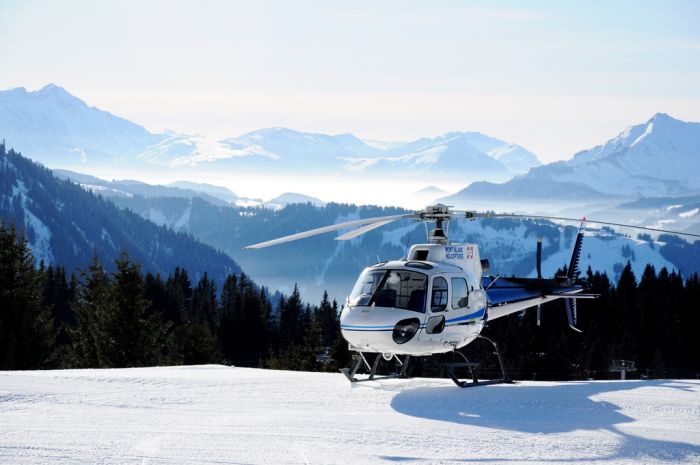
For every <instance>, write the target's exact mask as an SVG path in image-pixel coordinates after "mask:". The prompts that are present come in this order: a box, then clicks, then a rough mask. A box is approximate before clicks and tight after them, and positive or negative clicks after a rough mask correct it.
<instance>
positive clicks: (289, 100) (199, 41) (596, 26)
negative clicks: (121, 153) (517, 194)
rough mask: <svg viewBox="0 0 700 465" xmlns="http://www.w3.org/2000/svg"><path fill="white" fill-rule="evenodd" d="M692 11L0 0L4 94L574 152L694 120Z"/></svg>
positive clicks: (696, 8) (232, 127) (178, 117)
mask: <svg viewBox="0 0 700 465" xmlns="http://www.w3.org/2000/svg"><path fill="white" fill-rule="evenodd" d="M698 18H700V2H697V1H688V2H674V1H665V2H654V3H652V2H642V1H633V2H625V1H621V2H590V1H589V2H580V3H576V2H529V3H526V2H485V1H484V2H456V1H430V2H409V1H400V2H363V1H354V2H327V1H319V2H310V1H308V2H307V1H295V2H281V1H279V2H229V1H196V2H194V1H193V2H169V1H168V2H166V1H148V2H145V1H144V2H141V1H123V0H122V1H99V2H90V1H61V2H57V1H56V2H49V1H32V2H20V1H8V0H0V59H1V60H2V61H1V63H2V65H0V66H1V71H0V89H4V88H10V87H18V86H24V87H27V88H28V89H36V88H39V87H42V86H43V85H45V84H46V83H48V82H54V83H56V84H59V85H61V86H63V87H65V88H66V89H67V90H68V91H70V92H71V93H74V94H75V95H77V96H79V97H81V98H82V99H83V100H85V101H86V102H87V103H88V104H90V105H95V106H98V107H100V108H102V109H106V110H108V111H111V112H112V113H115V114H117V115H120V116H124V117H126V118H129V119H131V120H133V121H135V122H138V123H140V124H143V125H144V126H146V127H147V128H148V129H150V130H153V131H160V130H163V129H166V128H171V129H174V130H177V131H181V132H190V133H192V132H197V133H202V134H207V135H213V136H231V135H238V134H241V133H243V132H246V131H249V130H253V129H257V128H261V127H270V126H286V127H291V128H294V129H299V130H306V131H316V132H327V133H341V132H352V133H355V134H356V135H358V136H360V137H363V138H368V139H384V140H409V139H415V138H418V137H423V136H434V135H438V134H440V133H443V132H447V131H452V130H464V131H481V132H484V133H486V134H489V135H492V136H495V137H499V138H503V139H506V140H509V141H512V142H516V143H519V144H521V145H523V146H525V147H526V148H528V149H530V150H532V151H533V152H535V153H536V154H537V155H539V156H540V157H541V158H542V159H543V160H544V161H552V160H556V159H563V158H569V157H571V156H572V155H573V153H574V152H576V151H578V150H582V149H585V148H589V147H591V146H593V145H596V144H599V143H602V142H604V141H605V140H606V139H607V138H610V137H612V136H614V135H616V134H617V133H618V132H619V131H621V130H622V129H624V127H625V126H628V125H630V124H635V123H639V122H642V121H645V120H646V119H648V118H649V117H651V116H652V114H653V113H655V112H657V111H662V112H667V113H669V114H671V115H672V116H675V117H678V118H681V119H685V120H692V121H700V86H698V83H700V28H698V27H697V22H698Z"/></svg>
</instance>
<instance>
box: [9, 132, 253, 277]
mask: <svg viewBox="0 0 700 465" xmlns="http://www.w3.org/2000/svg"><path fill="white" fill-rule="evenodd" d="M84 180H86V181H89V182H91V183H94V182H95V180H94V179H91V178H89V177H85V179H84ZM98 181H99V180H98ZM137 185H138V187H139V189H141V191H142V192H143V193H147V194H149V195H152V194H156V193H157V192H158V189H157V188H153V186H148V185H143V184H142V183H138V184H137ZM122 197H124V198H131V197H134V196H133V195H131V196H129V195H123V196H122ZM180 198H181V199H183V200H185V198H183V197H180ZM0 220H1V221H3V222H4V223H5V224H10V225H14V226H16V227H17V228H19V229H22V230H23V231H24V232H25V235H26V238H27V240H28V241H29V246H30V247H31V249H32V251H33V253H34V256H35V257H36V259H37V261H39V260H41V261H43V262H44V263H45V264H46V265H49V264H54V265H55V264H58V265H62V266H65V267H66V269H67V270H68V271H69V272H72V271H74V270H75V269H85V268H86V267H87V265H88V264H89V262H90V259H91V257H92V256H93V254H97V256H98V257H99V258H100V260H101V262H102V263H103V264H104V265H105V267H106V268H107V269H113V267H114V260H115V259H116V258H117V257H118V256H119V254H120V253H121V251H122V250H126V251H128V253H129V255H130V257H131V258H132V259H134V260H136V261H138V262H139V263H140V264H141V266H142V267H143V269H144V270H146V271H151V272H154V273H160V274H161V275H163V276H167V275H168V274H170V273H172V272H174V270H175V267H178V266H179V267H182V268H185V269H186V270H187V271H188V272H189V273H190V276H191V278H192V279H195V280H197V279H199V278H200V277H201V276H202V275H203V274H204V273H205V272H207V273H208V274H209V276H211V277H212V278H213V279H214V280H215V281H216V282H217V283H219V284H221V283H222V282H223V279H224V278H225V277H226V275H228V274H230V273H237V272H240V267H239V266H238V264H237V263H236V262H235V261H234V260H233V259H231V258H230V257H229V256H227V255H224V254H223V253H221V252H219V251H217V250H215V249H213V248H212V247H211V246H208V245H204V244H203V243H201V242H199V241H198V240H196V239H194V238H193V237H192V236H190V235H188V234H186V233H184V232H175V231H173V229H171V228H167V227H164V226H159V225H156V224H154V223H153V222H150V221H146V220H145V219H143V218H142V217H141V216H138V215H136V214H134V213H132V212H130V211H127V210H122V209H119V208H117V207H116V206H115V205H114V204H113V203H111V202H109V201H107V200H104V199H103V198H102V197H100V196H97V195H95V194H93V193H92V192H89V191H86V189H84V188H81V187H79V186H78V185H76V184H74V183H73V182H71V181H67V180H62V179H60V178H58V177H56V176H54V175H53V173H52V172H51V171H50V170H48V169H46V168H44V167H43V166H41V165H39V164H37V163H35V162H32V161H31V160H29V159H27V158H25V157H22V156H21V155H19V154H17V153H15V152H14V151H12V150H7V151H6V149H5V146H4V145H2V144H0Z"/></svg>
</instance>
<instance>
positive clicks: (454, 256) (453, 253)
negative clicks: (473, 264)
mask: <svg viewBox="0 0 700 465" xmlns="http://www.w3.org/2000/svg"><path fill="white" fill-rule="evenodd" d="M469 249H472V247H467V255H469V253H471V254H472V256H473V255H474V250H471V252H470V250H469ZM445 259H446V260H464V246H462V245H446V246H445Z"/></svg>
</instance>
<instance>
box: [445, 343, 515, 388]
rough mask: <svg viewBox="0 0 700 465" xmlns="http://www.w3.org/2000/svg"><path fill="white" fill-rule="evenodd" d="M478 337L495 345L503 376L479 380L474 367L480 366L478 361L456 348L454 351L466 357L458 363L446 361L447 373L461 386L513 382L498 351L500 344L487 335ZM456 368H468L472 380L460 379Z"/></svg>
mask: <svg viewBox="0 0 700 465" xmlns="http://www.w3.org/2000/svg"><path fill="white" fill-rule="evenodd" d="M477 338H478V339H484V340H485V341H487V342H490V343H491V345H492V346H493V349H494V353H495V354H496V357H498V365H499V366H500V369H501V377H500V378H498V379H489V380H486V381H479V379H478V378H477V376H476V373H475V372H474V368H476V367H477V366H479V364H478V363H474V362H470V361H469V360H468V359H467V357H466V356H465V355H464V354H463V353H462V352H460V351H458V350H455V351H454V353H456V354H457V355H459V356H460V357H462V358H463V359H464V362H456V363H445V364H443V367H444V368H445V371H447V375H448V376H449V377H450V379H451V380H452V381H453V382H454V383H455V384H456V385H457V386H459V387H461V388H468V387H475V386H487V385H489V384H503V383H507V384H510V383H512V382H513V380H512V379H511V378H510V376H508V375H507V374H506V370H505V367H504V366H503V359H502V358H501V353H500V352H499V351H498V346H497V345H496V343H495V342H493V341H492V340H491V339H489V338H487V337H486V336H477ZM456 368H468V369H469V373H470V375H471V378H472V379H471V381H462V380H460V379H459V378H458V377H457V375H456V374H455V369H456Z"/></svg>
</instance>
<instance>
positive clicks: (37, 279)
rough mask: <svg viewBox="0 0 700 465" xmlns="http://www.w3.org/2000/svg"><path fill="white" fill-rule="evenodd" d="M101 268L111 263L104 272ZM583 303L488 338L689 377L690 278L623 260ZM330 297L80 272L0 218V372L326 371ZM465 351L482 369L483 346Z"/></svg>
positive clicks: (513, 348) (516, 361)
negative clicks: (49, 256)
mask: <svg viewBox="0 0 700 465" xmlns="http://www.w3.org/2000/svg"><path fill="white" fill-rule="evenodd" d="M108 270H112V271H108ZM585 278H587V280H588V283H589V287H590V292H592V293H596V294H599V295H600V297H599V298H598V299H595V300H584V301H579V306H578V316H579V325H578V326H579V328H580V329H581V330H583V332H582V333H580V334H579V333H576V332H574V331H572V330H571V329H569V328H568V326H567V320H566V315H565V312H564V311H563V304H562V303H561V302H557V301H555V302H551V303H548V304H545V305H543V307H542V319H541V324H540V325H539V326H538V325H537V321H536V314H535V312H534V309H533V310H528V311H526V312H524V313H522V314H514V315H510V316H509V317H504V318H501V319H499V320H495V321H493V322H491V323H489V324H488V326H487V328H486V329H485V331H484V334H485V335H487V336H488V337H490V338H492V339H494V340H496V341H497V342H498V344H499V347H500V349H501V352H502V355H503V357H504V359H505V361H506V366H507V370H508V372H509V374H510V375H511V376H512V377H513V378H514V379H542V380H544V379H550V380H574V379H590V378H592V379H605V378H612V377H616V376H618V374H616V373H611V372H610V371H609V366H610V363H611V361H612V360H613V359H625V360H631V361H634V362H635V363H636V368H637V371H636V372H634V373H630V374H628V377H645V378H695V377H697V376H699V375H700V338H698V337H697V335H696V331H697V328H698V327H700V305H699V304H698V302H700V278H698V275H697V274H694V275H692V276H689V277H683V276H681V275H680V274H678V273H676V272H675V271H672V272H669V271H668V270H666V269H665V268H664V269H661V270H658V271H657V270H655V269H654V268H653V267H651V266H648V267H647V268H646V269H645V271H644V273H643V275H642V276H640V277H636V276H635V275H634V273H633V272H632V270H631V267H630V266H629V264H628V265H627V266H626V267H625V268H624V270H623V271H622V273H621V275H620V279H619V280H618V281H617V282H614V283H613V282H611V281H610V279H609V278H608V276H607V275H605V274H601V273H598V272H594V271H593V270H590V269H589V270H588V271H587V276H585ZM338 311H339V308H338V304H337V302H336V301H335V300H330V299H329V298H328V295H327V294H326V295H324V297H323V299H322V300H321V301H320V302H318V303H316V304H313V305H312V304H309V303H305V302H304V300H303V297H302V296H301V294H300V292H299V290H298V288H297V287H296V286H295V288H294V291H293V292H292V293H291V294H290V295H278V294H275V295H272V294H270V292H269V291H268V290H267V289H266V288H264V287H260V286H258V285H256V284H255V283H254V282H253V281H252V280H251V279H250V278H249V277H248V276H246V274H245V273H243V272H239V273H235V274H229V275H228V276H227V277H226V279H225V280H224V282H223V284H222V285H221V288H220V289H219V288H217V285H216V283H215V281H214V280H212V279H211V278H210V277H209V276H208V275H207V274H206V273H205V274H204V275H203V276H201V277H200V278H199V279H198V280H196V281H193V280H192V279H191V278H190V276H189V274H188V272H187V270H185V269H182V268H175V269H174V270H173V271H172V273H171V274H169V275H168V276H166V277H164V276H161V275H160V274H154V273H152V272H145V273H144V271H143V270H142V269H141V265H140V264H139V263H138V262H137V261H135V260H133V259H132V258H131V257H130V256H129V254H128V253H127V252H126V251H123V252H122V253H121V255H120V256H119V257H118V258H117V259H116V260H115V261H114V263H113V264H109V266H106V265H105V264H103V263H101V262H100V260H99V258H98V257H97V255H95V256H93V258H92V260H91V261H90V263H89V264H88V265H87V266H86V267H85V268H84V269H74V270H66V269H65V268H63V267H61V266H53V265H52V266H45V265H44V264H43V263H39V264H36V263H35V258H34V256H33V255H32V252H31V249H30V248H29V247H28V242H27V239H26V238H25V237H24V235H23V234H22V233H21V232H18V231H17V230H16V229H15V228H14V227H13V226H11V225H8V224H4V223H0V370H26V369H52V368H117V367H139V366H155V365H182V364H208V363H216V364H227V365H236V366H246V367H261V368H272V369H290V370H305V371H321V370H324V371H336V370H337V369H338V368H340V367H344V366H347V365H348V364H349V363H350V353H349V352H348V350H347V344H346V343H345V341H344V340H343V338H342V337H341V335H340V329H339V321H338ZM478 342H479V341H477V342H475V343H473V344H470V345H469V346H468V347H467V348H466V351H465V352H466V353H467V354H468V356H469V357H474V359H475V360H481V361H483V364H482V365H481V367H480V370H481V375H482V376H486V377H489V376H490V375H493V370H494V369H495V365H494V363H493V360H492V359H493V354H492V350H491V349H490V348H489V347H486V345H485V344H479V343H478ZM448 357H449V355H447V356H441V357H430V358H421V359H417V360H416V361H415V362H412V364H413V365H412V370H410V371H409V373H410V374H412V375H414V376H417V375H419V376H441V375H442V373H441V372H440V370H439V369H438V368H437V367H438V366H439V362H441V361H444V360H445V359H446V358H448Z"/></svg>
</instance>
